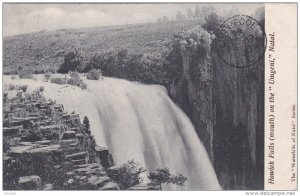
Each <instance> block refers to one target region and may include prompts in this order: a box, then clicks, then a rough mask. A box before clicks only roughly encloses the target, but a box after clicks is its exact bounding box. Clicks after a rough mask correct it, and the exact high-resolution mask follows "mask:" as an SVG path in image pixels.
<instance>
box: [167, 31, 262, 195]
mask: <svg viewBox="0 0 300 196" xmlns="http://www.w3.org/2000/svg"><path fill="white" fill-rule="evenodd" d="M174 42H175V43H174V44H173V51H175V52H176V54H175V55H174V56H176V58H177V59H176V61H175V62H177V65H176V66H177V69H179V70H178V73H181V74H179V75H178V76H177V78H175V79H174V80H173V81H171V82H170V83H169V84H168V85H167V89H168V92H169V95H170V96H171V97H172V99H173V100H174V101H175V102H176V103H178V104H179V106H180V107H181V108H182V109H183V110H184V111H185V113H186V114H187V115H188V116H189V117H190V119H191V120H192V122H193V124H194V126H195V128H196V131H197V134H198V135H199V138H200V139H201V140H202V141H203V143H204V145H205V147H206V149H207V151H208V153H209V155H210V158H211V161H212V162H213V164H214V167H215V170H216V173H217V175H218V178H219V181H220V183H221V185H222V187H223V188H224V189H245V188H249V189H262V188H263V175H264V174H263V157H264V145H263V142H264V134H263V133H264V120H263V119H264V62H263V60H261V61H258V62H257V63H256V64H255V65H253V66H251V67H249V68H239V69H238V68H235V67H231V66H229V65H227V64H226V63H224V62H223V61H222V60H221V58H220V57H219V56H218V54H217V52H216V48H215V37H214V35H211V34H209V33H207V32H206V31H205V30H204V29H202V28H201V27H198V28H196V29H193V30H190V31H188V32H187V33H185V34H181V35H180V36H177V37H176V39H175V41H174ZM260 43H262V44H263V42H260ZM259 48H262V49H263V48H264V47H258V50H257V51H255V52H256V54H255V55H259V54H261V53H262V52H263V51H260V50H259ZM235 55H238V53H237V54H234V55H233V56H232V58H233V59H234V58H237V57H236V56H235ZM239 58H241V57H239Z"/></svg>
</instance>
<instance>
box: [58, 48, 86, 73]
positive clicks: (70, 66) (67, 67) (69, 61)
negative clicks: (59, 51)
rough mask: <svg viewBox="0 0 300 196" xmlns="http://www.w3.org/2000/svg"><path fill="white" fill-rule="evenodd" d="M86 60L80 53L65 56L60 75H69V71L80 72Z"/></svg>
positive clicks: (70, 53) (59, 71)
mask: <svg viewBox="0 0 300 196" xmlns="http://www.w3.org/2000/svg"><path fill="white" fill-rule="evenodd" d="M84 61H85V59H84V58H83V56H82V55H81V54H79V52H78V51H75V52H69V53H68V54H66V55H65V56H64V62H63V64H61V66H60V67H59V69H58V70H57V72H58V73H68V72H69V71H79V70H80V69H81V67H82V66H83V64H84Z"/></svg>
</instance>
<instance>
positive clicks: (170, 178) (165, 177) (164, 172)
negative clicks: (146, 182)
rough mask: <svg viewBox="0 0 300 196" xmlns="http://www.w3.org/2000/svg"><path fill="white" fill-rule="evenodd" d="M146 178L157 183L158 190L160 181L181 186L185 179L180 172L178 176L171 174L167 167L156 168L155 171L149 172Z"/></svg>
mask: <svg viewBox="0 0 300 196" xmlns="http://www.w3.org/2000/svg"><path fill="white" fill-rule="evenodd" d="M148 178H149V179H150V180H151V182H152V183H153V184H157V185H159V187H160V190H161V189H162V188H161V184H162V183H172V184H177V185H180V186H182V185H183V184H184V182H185V181H186V180H187V178H186V177H184V176H183V175H182V174H179V175H178V176H175V175H173V174H171V173H170V171H169V169H168V168H164V169H156V172H150V174H149V176H148Z"/></svg>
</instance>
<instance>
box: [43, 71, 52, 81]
mask: <svg viewBox="0 0 300 196" xmlns="http://www.w3.org/2000/svg"><path fill="white" fill-rule="evenodd" d="M44 78H45V80H46V81H48V80H49V79H50V78H51V74H50V73H45V75H44Z"/></svg>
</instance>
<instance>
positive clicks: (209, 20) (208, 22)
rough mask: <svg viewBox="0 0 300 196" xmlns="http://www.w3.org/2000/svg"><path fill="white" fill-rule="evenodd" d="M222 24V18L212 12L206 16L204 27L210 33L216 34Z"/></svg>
mask: <svg viewBox="0 0 300 196" xmlns="http://www.w3.org/2000/svg"><path fill="white" fill-rule="evenodd" d="M221 23H222V20H221V18H220V17H219V16H218V15H217V14H216V13H214V12H211V13H210V14H209V15H207V16H205V24H203V25H202V27H203V28H204V29H205V30H207V31H208V32H213V33H214V34H216V33H217V30H218V27H219V26H220V24H221Z"/></svg>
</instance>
